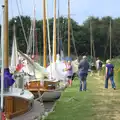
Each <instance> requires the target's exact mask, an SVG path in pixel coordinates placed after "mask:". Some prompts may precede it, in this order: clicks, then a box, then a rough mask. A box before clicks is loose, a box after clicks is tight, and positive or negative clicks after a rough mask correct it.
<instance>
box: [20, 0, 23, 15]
mask: <svg viewBox="0 0 120 120" xmlns="http://www.w3.org/2000/svg"><path fill="white" fill-rule="evenodd" d="M20 6H21V11H22V15H23V8H22V2H21V0H20Z"/></svg>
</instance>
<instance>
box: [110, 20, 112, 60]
mask: <svg viewBox="0 0 120 120" xmlns="http://www.w3.org/2000/svg"><path fill="white" fill-rule="evenodd" d="M111 33H112V27H111V20H110V60H111V58H112V51H111V47H112V46H111V40H112V39H111V38H112V36H111Z"/></svg>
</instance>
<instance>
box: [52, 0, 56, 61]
mask: <svg viewBox="0 0 120 120" xmlns="http://www.w3.org/2000/svg"><path fill="white" fill-rule="evenodd" d="M53 62H56V0H54V25H53Z"/></svg>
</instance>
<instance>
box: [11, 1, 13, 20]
mask: <svg viewBox="0 0 120 120" xmlns="http://www.w3.org/2000/svg"><path fill="white" fill-rule="evenodd" d="M11 14H12V18H13V7H12V0H11Z"/></svg>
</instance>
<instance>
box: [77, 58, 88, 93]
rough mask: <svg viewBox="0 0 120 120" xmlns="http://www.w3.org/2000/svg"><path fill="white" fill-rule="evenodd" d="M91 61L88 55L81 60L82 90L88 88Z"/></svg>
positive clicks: (79, 68)
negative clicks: (87, 81) (89, 61)
mask: <svg viewBox="0 0 120 120" xmlns="http://www.w3.org/2000/svg"><path fill="white" fill-rule="evenodd" d="M88 69H89V63H88V61H87V57H86V56H83V59H82V60H81V61H80V63H79V66H78V70H79V73H78V74H79V78H80V91H83V90H84V91H86V89H87V83H86V79H87V75H88Z"/></svg>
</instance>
